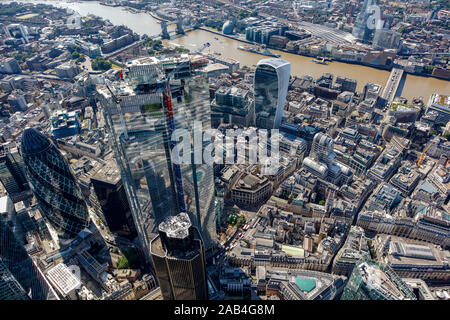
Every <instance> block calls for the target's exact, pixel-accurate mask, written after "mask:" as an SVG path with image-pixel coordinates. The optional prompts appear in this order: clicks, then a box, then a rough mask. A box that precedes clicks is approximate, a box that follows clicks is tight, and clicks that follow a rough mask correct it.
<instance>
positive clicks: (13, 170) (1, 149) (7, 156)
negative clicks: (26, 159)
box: [0, 144, 30, 195]
mask: <svg viewBox="0 0 450 320" xmlns="http://www.w3.org/2000/svg"><path fill="white" fill-rule="evenodd" d="M0 181H1V183H2V185H3V187H4V188H5V189H6V191H7V192H8V194H9V195H14V194H17V193H20V192H23V191H27V190H30V187H29V186H28V181H27V179H26V177H25V172H24V166H23V161H22V158H21V156H20V155H19V152H18V150H17V147H15V145H14V146H11V145H7V144H4V145H2V146H0Z"/></svg>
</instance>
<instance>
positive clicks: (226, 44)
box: [27, 0, 450, 103]
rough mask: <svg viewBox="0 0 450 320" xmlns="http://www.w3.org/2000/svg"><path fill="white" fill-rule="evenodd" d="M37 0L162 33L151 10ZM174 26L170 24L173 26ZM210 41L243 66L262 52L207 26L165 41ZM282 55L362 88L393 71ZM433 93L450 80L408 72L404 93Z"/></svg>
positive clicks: (302, 71) (449, 90)
mask: <svg viewBox="0 0 450 320" xmlns="http://www.w3.org/2000/svg"><path fill="white" fill-rule="evenodd" d="M27 2H35V3H47V4H53V5H55V6H58V7H64V8H69V9H72V10H74V11H76V12H78V13H79V14H80V15H81V16H86V15H88V14H93V15H96V16H99V17H102V18H103V19H108V20H109V21H111V22H112V23H113V24H116V25H126V26H127V27H129V28H130V29H131V30H133V31H134V32H136V33H137V34H139V35H143V34H147V35H149V36H153V35H158V34H159V33H160V32H161V28H160V25H159V23H158V21H157V20H156V19H155V18H153V17H152V16H151V15H149V14H147V13H132V12H130V11H128V10H126V9H125V8H121V7H109V6H104V5H101V4H100V3H99V2H94V1H90V2H66V1H65V0H62V1H43V0H40V1H27ZM173 28H174V26H171V27H169V30H173ZM206 42H209V43H210V44H211V46H210V47H209V48H208V49H206V50H205V51H204V52H211V53H214V52H218V53H220V54H221V56H222V57H226V58H233V59H236V60H238V61H239V62H240V64H241V66H245V65H247V66H252V65H255V64H256V63H257V62H258V61H259V60H260V59H263V58H265V57H264V56H262V55H259V54H256V53H251V52H246V51H241V50H239V49H238V46H240V45H242V44H243V43H241V42H239V41H237V40H233V39H230V38H227V37H223V36H220V35H217V34H213V33H211V32H208V31H204V30H194V31H191V32H188V33H187V34H186V35H185V36H181V37H177V38H176V39H173V40H165V44H169V45H182V46H184V47H186V48H188V49H191V50H194V51H195V50H198V49H199V48H200V47H201V46H202V45H203V44H204V43H206ZM272 51H273V52H275V53H278V54H280V55H281V58H283V59H286V60H287V61H289V62H290V63H291V74H292V75H296V76H302V75H310V76H312V77H314V78H317V77H320V76H321V75H322V74H323V73H325V72H329V73H332V74H334V75H335V76H344V77H349V78H351V79H355V80H356V81H357V82H358V86H357V89H358V90H359V91H361V90H362V88H363V86H364V85H365V84H366V83H367V82H373V83H377V84H380V85H382V86H384V84H385V83H386V81H387V79H388V77H389V71H385V70H379V69H376V68H370V67H366V66H360V65H354V64H347V63H341V62H336V61H334V62H330V63H329V64H328V65H319V64H316V63H314V62H312V61H311V58H310V57H304V56H300V55H296V54H291V53H286V52H281V51H277V50H272ZM432 93H440V94H450V82H449V81H445V80H439V79H436V78H431V77H430V78H427V77H419V76H414V75H410V74H408V75H407V76H406V80H405V83H404V87H403V90H402V94H401V96H402V97H405V98H407V99H408V100H409V101H411V99H412V98H413V97H423V99H424V102H425V103H426V102H427V101H428V98H429V97H430V95H431V94H432Z"/></svg>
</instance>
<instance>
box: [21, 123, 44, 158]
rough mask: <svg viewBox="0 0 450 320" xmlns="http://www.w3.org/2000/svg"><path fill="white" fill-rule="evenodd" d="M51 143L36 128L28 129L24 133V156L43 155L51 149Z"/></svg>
mask: <svg viewBox="0 0 450 320" xmlns="http://www.w3.org/2000/svg"><path fill="white" fill-rule="evenodd" d="M50 146H51V142H50V140H49V139H48V138H46V137H45V136H44V135H43V134H42V133H40V132H39V131H37V130H36V129H34V128H26V129H25V130H24V131H23V133H22V154H24V155H29V154H36V153H41V152H43V151H45V150H47V149H48V148H50Z"/></svg>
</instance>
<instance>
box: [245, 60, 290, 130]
mask: <svg viewBox="0 0 450 320" xmlns="http://www.w3.org/2000/svg"><path fill="white" fill-rule="evenodd" d="M290 74H291V64H290V63H289V62H288V61H286V60H283V59H275V58H269V59H262V60H260V61H259V62H258V65H257V66H256V70H255V79H254V99H255V116H256V126H257V127H258V128H262V129H278V128H279V127H280V124H281V118H282V115H283V110H284V104H285V103H286V94H287V90H288V87H289V77H290Z"/></svg>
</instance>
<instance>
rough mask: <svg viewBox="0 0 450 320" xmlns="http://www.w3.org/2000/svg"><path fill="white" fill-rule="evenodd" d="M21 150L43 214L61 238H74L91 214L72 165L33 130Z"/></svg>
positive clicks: (26, 135)
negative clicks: (71, 167)
mask: <svg viewBox="0 0 450 320" xmlns="http://www.w3.org/2000/svg"><path fill="white" fill-rule="evenodd" d="M21 150H22V157H23V162H24V165H25V173H26V175H27V178H28V181H29V182H30V186H31V189H32V191H33V194H34V196H35V197H36V199H37V202H38V204H39V206H40V209H41V211H42V214H43V215H44V217H45V218H46V219H47V220H48V221H49V222H50V224H51V225H52V227H53V228H54V229H55V230H56V232H57V233H58V236H59V237H60V238H62V239H71V238H73V237H74V236H76V235H77V234H78V232H80V231H81V230H83V229H84V228H85V227H87V226H88V223H89V214H88V209H87V206H86V203H85V201H84V199H83V194H82V192H81V190H80V188H79V186H78V185H77V183H76V180H75V177H74V176H73V174H72V172H71V171H70V168H69V165H68V164H67V162H66V160H65V159H64V157H63V156H62V154H61V153H60V152H59V150H58V149H57V148H56V146H55V145H54V143H53V142H52V141H50V140H49V139H48V138H46V137H45V136H44V135H43V134H42V133H40V132H39V131H37V130H35V129H33V128H27V129H25V130H24V132H23V134H22V148H21Z"/></svg>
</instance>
